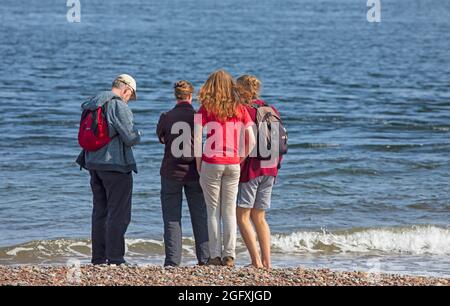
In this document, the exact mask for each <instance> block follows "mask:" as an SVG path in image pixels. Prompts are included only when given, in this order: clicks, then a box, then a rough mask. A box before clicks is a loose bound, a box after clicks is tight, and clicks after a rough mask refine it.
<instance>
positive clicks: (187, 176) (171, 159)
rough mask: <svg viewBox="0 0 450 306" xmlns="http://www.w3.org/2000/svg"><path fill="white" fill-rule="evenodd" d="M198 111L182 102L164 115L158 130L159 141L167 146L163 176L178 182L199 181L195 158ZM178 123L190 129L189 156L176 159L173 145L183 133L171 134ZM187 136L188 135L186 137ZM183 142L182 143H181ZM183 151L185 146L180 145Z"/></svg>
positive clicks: (161, 172) (161, 117) (162, 166)
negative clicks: (195, 125) (195, 121)
mask: <svg viewBox="0 0 450 306" xmlns="http://www.w3.org/2000/svg"><path fill="white" fill-rule="evenodd" d="M195 113H196V111H195V109H194V108H193V107H192V105H191V104H190V103H188V102H180V103H178V104H177V105H175V107H174V108H172V109H171V110H170V111H168V112H165V113H162V114H161V116H160V118H159V121H158V125H157V128H156V134H157V135H158V138H159V141H160V142H161V143H162V144H164V145H165V149H164V158H163V160H162V163H161V170H160V174H161V176H163V177H165V178H168V179H174V180H177V181H198V179H199V175H198V172H197V167H196V165H195V158H194V115H195ZM177 122H183V123H187V125H189V127H190V134H191V135H190V148H189V150H190V154H189V156H184V155H183V156H181V157H175V156H173V154H172V150H171V148H172V143H173V141H174V140H175V139H176V138H177V137H179V136H180V135H181V132H180V131H178V129H177V131H175V134H172V133H171V130H172V126H173V125H174V124H175V123H177ZM185 136H186V135H185ZM180 142H181V141H180ZM180 148H181V149H183V146H182V145H180Z"/></svg>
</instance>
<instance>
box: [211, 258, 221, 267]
mask: <svg viewBox="0 0 450 306" xmlns="http://www.w3.org/2000/svg"><path fill="white" fill-rule="evenodd" d="M221 265H222V260H221V259H220V257H215V258H210V259H209V260H208V266H221Z"/></svg>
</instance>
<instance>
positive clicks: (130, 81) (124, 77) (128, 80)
mask: <svg viewBox="0 0 450 306" xmlns="http://www.w3.org/2000/svg"><path fill="white" fill-rule="evenodd" d="M116 81H120V82H122V83H125V84H127V85H128V86H130V87H131V89H133V94H132V96H131V100H136V99H137V96H136V89H137V88H136V81H135V79H134V78H133V77H132V76H131V75H129V74H121V75H119V76H118V77H117V78H116Z"/></svg>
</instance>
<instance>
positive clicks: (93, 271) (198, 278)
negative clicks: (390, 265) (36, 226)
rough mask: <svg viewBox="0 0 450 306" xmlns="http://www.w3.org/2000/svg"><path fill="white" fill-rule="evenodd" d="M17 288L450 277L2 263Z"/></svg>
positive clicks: (433, 282) (422, 282)
mask: <svg viewBox="0 0 450 306" xmlns="http://www.w3.org/2000/svg"><path fill="white" fill-rule="evenodd" d="M0 285H13V286H16V285H17V286H29V285H31V286H37V285H43V286H61V285H80V286H129V285H132V286H211V285H213V286H371V285H382V286H450V278H431V277H416V276H401V275H393V274H370V273H366V272H336V271H331V270H328V269H304V268H276V269H272V270H270V271H268V270H262V269H253V268H226V267H205V266H203V267H181V268H163V267H159V266H137V267H126V266H119V267H114V266H91V265H83V266H81V267H79V269H76V268H71V267H67V266H0Z"/></svg>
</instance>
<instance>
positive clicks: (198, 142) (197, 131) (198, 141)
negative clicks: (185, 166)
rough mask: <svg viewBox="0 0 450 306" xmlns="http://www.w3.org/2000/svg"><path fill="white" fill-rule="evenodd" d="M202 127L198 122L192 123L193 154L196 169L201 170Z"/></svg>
mask: <svg viewBox="0 0 450 306" xmlns="http://www.w3.org/2000/svg"><path fill="white" fill-rule="evenodd" d="M202 147H203V127H202V125H201V124H199V123H195V124H194V156H195V163H196V165H197V171H198V173H199V174H200V171H201V170H202Z"/></svg>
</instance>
